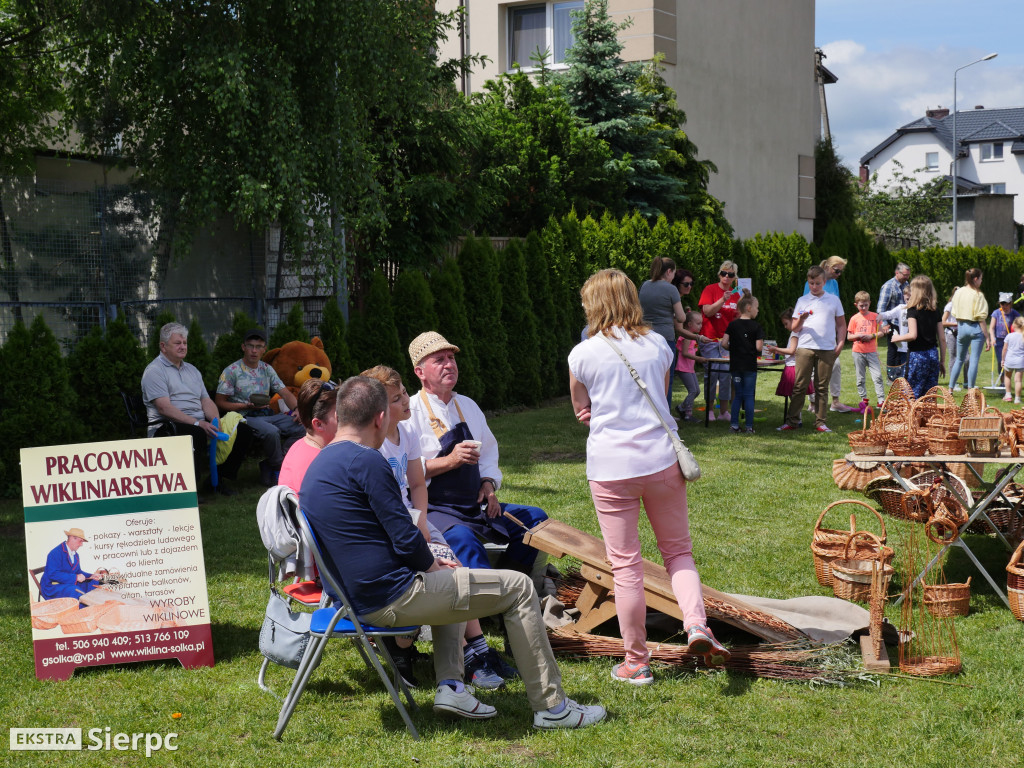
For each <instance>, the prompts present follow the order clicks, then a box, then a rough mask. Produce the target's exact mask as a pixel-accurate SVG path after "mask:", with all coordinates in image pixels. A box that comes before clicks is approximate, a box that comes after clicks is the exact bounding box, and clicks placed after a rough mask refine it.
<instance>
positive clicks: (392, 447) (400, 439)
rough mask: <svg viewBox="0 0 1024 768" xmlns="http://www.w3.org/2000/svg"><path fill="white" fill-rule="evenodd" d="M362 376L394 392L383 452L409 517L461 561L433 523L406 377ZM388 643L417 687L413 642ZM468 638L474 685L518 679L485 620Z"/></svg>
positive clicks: (373, 372) (438, 551) (471, 625)
mask: <svg viewBox="0 0 1024 768" xmlns="http://www.w3.org/2000/svg"><path fill="white" fill-rule="evenodd" d="M360 376H366V377H368V378H371V379H376V380H377V381H379V382H380V383H381V384H383V385H384V388H385V389H386V390H387V392H388V404H389V406H390V409H391V412H390V416H391V419H390V424H389V426H388V432H387V434H386V435H385V437H384V442H383V443H381V446H380V448H379V449H378V450H379V451H380V453H381V455H382V456H383V457H384V458H385V459H387V460H388V464H390V465H391V471H392V472H394V474H395V480H397V481H398V487H399V489H400V490H401V492H402V500H403V501H404V502H405V506H406V508H407V509H408V510H409V515H410V516H411V517H412V520H413V522H414V523H415V524H416V527H417V528H419V530H420V533H422V534H423V538H425V539H426V540H427V543H428V545H429V546H430V551H431V552H433V553H434V557H440V558H442V559H444V560H450V561H453V562H458V558H456V557H455V554H454V553H453V552H452V550H451V547H449V546H448V543H447V542H446V541H445V540H444V537H443V536H442V535H441V531H440V530H438V528H437V526H435V525H434V524H433V523H431V522H430V521H428V520H427V482H426V479H425V478H424V476H423V462H421V461H420V447H419V442H420V441H419V439H418V436H417V435H416V434H415V433H414V432H413V430H412V428H411V427H410V426H409V423H408V420H409V417H410V416H411V415H412V411H411V410H410V409H409V393H408V392H407V391H406V389H405V386H404V385H403V384H402V377H401V374H399V373H398V371H396V370H395V369H394V368H389V367H388V366H386V365H378V366H374V367H373V368H370V369H369V370H366V371H363V372H362V373H361V374H360ZM383 639H384V642H385V643H388V651H389V652H390V653H391V657H392V658H393V659H394V660H395V666H397V667H398V668H399V671H400V672H401V673H402V677H403V678H405V681H406V683H408V684H410V685H413V686H414V685H416V680H415V677H414V676H413V675H412V663H413V661H414V660H415V657H416V655H417V654H418V651H416V649H415V648H414V647H413V638H405V637H400V638H397V639H396V640H395V641H394V645H392V644H391V643H390V642H389V641H390V640H391V638H387V637H385V638H383ZM465 639H466V645H465V647H464V648H463V652H464V654H465V660H464V663H465V671H466V679H467V681H469V682H471V683H472V685H474V686H476V687H477V688H486V689H495V688H501V687H502V686H504V685H505V679H506V678H509V677H513V676H515V675H516V674H518V673H517V672H516V670H515V669H514V668H512V667H511V666H509V665H508V664H507V663H505V662H504V660H503V659H501V658H500V657H498V658H497V659H496V658H495V657H497V653H496V652H495V651H494V650H492V649H491V648H490V647H489V646H488V645H487V640H486V639H485V638H484V633H483V629H482V628H481V627H480V620H479V619H471V620H470V621H467V622H466V633H465ZM407 672H408V675H407ZM410 678H411V679H410Z"/></svg>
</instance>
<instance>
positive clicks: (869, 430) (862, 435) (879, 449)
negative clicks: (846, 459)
mask: <svg viewBox="0 0 1024 768" xmlns="http://www.w3.org/2000/svg"><path fill="white" fill-rule="evenodd" d="M874 415H875V414H874V411H872V410H871V409H870V408H868V409H866V410H865V411H864V428H863V429H855V430H852V431H851V432H850V433H849V434H848V435H847V438H846V439H847V440H849V441H850V450H851V451H853V452H854V453H856V454H857V455H858V456H881V455H883V454H884V453H885V451H886V448H888V447H889V438H888V436H887V435H886V434H885V432H884V431H883V430H882V429H879V427H878V422H877V420H874ZM869 417H871V418H869ZM872 421H874V423H873V424H871V422H872ZM869 425H870V426H869Z"/></svg>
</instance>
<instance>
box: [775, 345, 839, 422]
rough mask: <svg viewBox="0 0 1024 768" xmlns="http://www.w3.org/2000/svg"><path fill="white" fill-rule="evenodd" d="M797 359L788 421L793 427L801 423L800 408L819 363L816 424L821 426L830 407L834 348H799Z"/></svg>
mask: <svg viewBox="0 0 1024 768" xmlns="http://www.w3.org/2000/svg"><path fill="white" fill-rule="evenodd" d="M793 357H794V359H795V361H796V371H794V374H795V376H794V379H793V394H792V396H791V397H790V398H789V413H788V414H787V415H786V423H787V424H789V425H790V426H792V427H795V426H797V425H798V424H799V423H800V409H802V408H803V407H804V398H805V397H806V396H807V385H808V384H809V383H810V382H811V371H812V370H813V369H814V367H815V365H817V368H818V373H817V382H818V383H817V385H816V388H815V392H814V395H815V397H814V411H815V413H814V426H816V427H820V426H822V425H824V424H825V415H826V414H827V413H828V409H829V405H830V403H829V399H828V391H827V384H826V382H828V380H829V377H830V376H831V375H832V365H833V364H834V363H835V361H836V351H835V350H834V349H807V348H804V347H801V348H798V349H797V351H796V353H795V354H794V355H793Z"/></svg>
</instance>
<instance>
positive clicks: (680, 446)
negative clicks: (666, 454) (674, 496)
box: [598, 333, 700, 482]
mask: <svg viewBox="0 0 1024 768" xmlns="http://www.w3.org/2000/svg"><path fill="white" fill-rule="evenodd" d="M598 336H600V337H601V338H602V339H604V340H605V341H606V342H608V346H609V347H611V348H612V349H613V350H615V354H617V355H618V356H619V359H621V360H622V362H623V363H625V364H626V367H627V368H628V369H629V375H630V376H632V377H633V381H635V382H636V385H637V386H638V387H640V391H641V392H642V393H643V395H644V397H645V398H647V403H648V404H649V405H650V406H651V410H652V411H654V414H655V415H656V416H657V417H658V421H660V422H661V426H663V427H664V428H665V431H666V432H667V433H668V436H669V439H670V440H671V441H672V447H673V448H674V449H675V452H676V458H677V459H678V461H679V468H680V469H681V470H682V471H683V477H685V478H686V479H687V481H689V482H692V481H694V480H699V479H700V466H699V465H698V464H697V459H695V458H694V457H693V453H691V452H690V449H689V448H687V447H686V444H685V443H684V442H683V441H682V440H680V439H679V435H678V434H677V433H676V431H675V430H674V429H672V428H671V427H670V426H669V425H668V424H667V423H666V422H665V419H664V418H663V417H662V415H661V411H659V410H658V406H656V405H655V404H654V400H652V399H651V393H650V392H648V391H647V384H646V383H644V380H643V379H641V378H640V374H639V373H637V370H636V368H634V367H633V365H632V363H630V362H629V360H628V359H627V358H626V356H625V355H624V354H622V350H621V349H619V348H618V346H617V345H616V344H615V342H614V341H612V340H611V339H609V338H608V337H607V336H605V335H604V333H599V334H598Z"/></svg>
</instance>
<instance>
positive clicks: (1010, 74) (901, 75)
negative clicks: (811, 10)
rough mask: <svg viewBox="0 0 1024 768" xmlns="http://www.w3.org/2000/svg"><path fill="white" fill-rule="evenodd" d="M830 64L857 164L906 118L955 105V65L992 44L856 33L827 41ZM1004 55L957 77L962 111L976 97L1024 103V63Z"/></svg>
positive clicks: (838, 110)
mask: <svg viewBox="0 0 1024 768" xmlns="http://www.w3.org/2000/svg"><path fill="white" fill-rule="evenodd" d="M821 48H822V49H823V50H824V51H825V55H826V57H827V58H826V60H825V66H826V67H828V68H829V70H831V71H832V72H833V73H835V75H836V76H837V77H838V78H839V82H837V83H835V84H834V85H829V86H826V88H825V93H826V98H827V100H828V112H829V124H830V126H831V129H832V136H833V140H834V142H835V145H836V149H837V151H838V152H839V154H840V155H841V156H842V157H843V160H844V162H845V163H846V164H847V165H848V166H850V167H851V168H854V169H855V168H856V167H857V165H858V164H859V161H860V157H861V156H862V155H864V154H865V153H867V152H868V151H869V150H870V149H872V148H873V147H874V146H875V145H877V144H878V143H880V142H881V141H883V140H884V139H885V138H886V137H888V136H889V135H890V134H891V133H892V132H893V131H895V130H896V129H897V128H899V127H900V126H901V125H905V124H906V123H909V122H911V121H913V120H916V119H917V118H919V117H923V116H924V113H925V110H926V109H933V108H936V107H939V106H943V107H948V108H950V109H952V106H953V70H954V69H955V68H956V67H958V66H961V65H963V64H964V63H967V62H970V61H972V60H973V59H976V58H980V57H981V56H983V55H985V53H987V51H980V52H979V51H976V50H973V49H967V48H938V49H930V50H926V49H923V48H920V47H914V46H908V45H899V46H894V47H890V48H888V49H886V50H877V51H876V50H869V49H868V48H867V47H866V46H865V45H863V44H861V43H859V42H856V41H854V40H836V41H833V42H829V43H825V44H823V45H822V46H821ZM997 62H998V59H997V60H994V61H992V62H984V63H982V64H978V65H977V66H975V67H971V68H970V69H968V70H961V72H960V73H959V75H958V77H957V102H958V106H959V108H960V110H961V111H964V110H965V109H971V108H973V107H974V106H975V105H976V104H982V105H984V106H985V107H988V108H995V107H1000V108H1003V107H1021V106H1024V67H1021V66H1016V65H1015V63H1013V62H1007V63H1008V64H1010V66H998V65H997Z"/></svg>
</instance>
